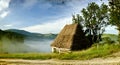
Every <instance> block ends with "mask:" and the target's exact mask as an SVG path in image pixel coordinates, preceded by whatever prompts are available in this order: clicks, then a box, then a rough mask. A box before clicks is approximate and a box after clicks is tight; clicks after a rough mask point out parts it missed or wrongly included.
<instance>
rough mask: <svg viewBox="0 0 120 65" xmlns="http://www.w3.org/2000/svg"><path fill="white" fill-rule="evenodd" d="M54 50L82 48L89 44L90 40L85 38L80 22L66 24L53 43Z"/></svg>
mask: <svg viewBox="0 0 120 65" xmlns="http://www.w3.org/2000/svg"><path fill="white" fill-rule="evenodd" d="M51 46H52V48H54V49H53V52H54V51H55V50H59V51H61V49H62V50H63V49H64V50H65V49H66V50H81V49H83V48H87V47H88V46H89V41H88V40H87V39H86V38H85V36H84V33H83V30H82V29H81V27H80V25H78V24H71V25H66V26H65V27H64V28H63V30H62V31H61V32H60V33H59V35H58V36H57V37H56V39H55V40H54V42H53V43H52V44H51Z"/></svg>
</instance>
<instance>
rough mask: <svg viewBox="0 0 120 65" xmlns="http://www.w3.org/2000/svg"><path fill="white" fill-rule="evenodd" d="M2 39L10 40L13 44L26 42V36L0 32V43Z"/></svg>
mask: <svg viewBox="0 0 120 65" xmlns="http://www.w3.org/2000/svg"><path fill="white" fill-rule="evenodd" d="M2 39H9V40H11V42H21V43H23V42H24V36H23V35H22V34H19V33H15V32H10V31H3V30H0V41H2Z"/></svg>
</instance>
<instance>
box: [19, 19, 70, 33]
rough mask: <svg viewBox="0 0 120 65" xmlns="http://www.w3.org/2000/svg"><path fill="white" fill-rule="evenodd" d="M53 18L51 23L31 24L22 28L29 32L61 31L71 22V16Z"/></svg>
mask: <svg viewBox="0 0 120 65" xmlns="http://www.w3.org/2000/svg"><path fill="white" fill-rule="evenodd" d="M52 21H53V20H51V21H50V22H51V23H50V22H49V23H44V24H40V25H35V26H30V27H25V28H21V29H22V30H26V31H29V32H38V33H43V34H45V33H59V32H60V30H61V29H62V28H63V27H64V26H65V25H66V24H70V23H71V18H61V19H58V20H54V21H53V22H52Z"/></svg>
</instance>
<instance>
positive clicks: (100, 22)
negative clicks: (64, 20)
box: [73, 2, 109, 43]
mask: <svg viewBox="0 0 120 65" xmlns="http://www.w3.org/2000/svg"><path fill="white" fill-rule="evenodd" d="M81 12H82V16H80V15H78V14H77V15H76V17H75V15H74V16H73V20H74V21H77V22H75V23H79V24H81V25H82V26H83V27H85V33H86V35H87V36H88V39H89V40H90V41H91V43H93V42H99V41H100V40H101V35H102V34H103V32H104V31H105V27H106V26H107V25H108V19H109V17H108V6H107V5H105V4H102V5H101V6H98V5H97V4H96V3H94V2H92V3H89V4H88V6H87V8H83V9H82V11H81Z"/></svg>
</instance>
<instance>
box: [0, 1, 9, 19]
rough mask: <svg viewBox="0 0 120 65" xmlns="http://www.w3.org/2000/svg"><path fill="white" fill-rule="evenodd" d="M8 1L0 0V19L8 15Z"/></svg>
mask: <svg viewBox="0 0 120 65" xmlns="http://www.w3.org/2000/svg"><path fill="white" fill-rule="evenodd" d="M9 3H10V0H0V18H4V17H6V16H7V15H8V13H9V11H8V10H7V9H8V8H9Z"/></svg>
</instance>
